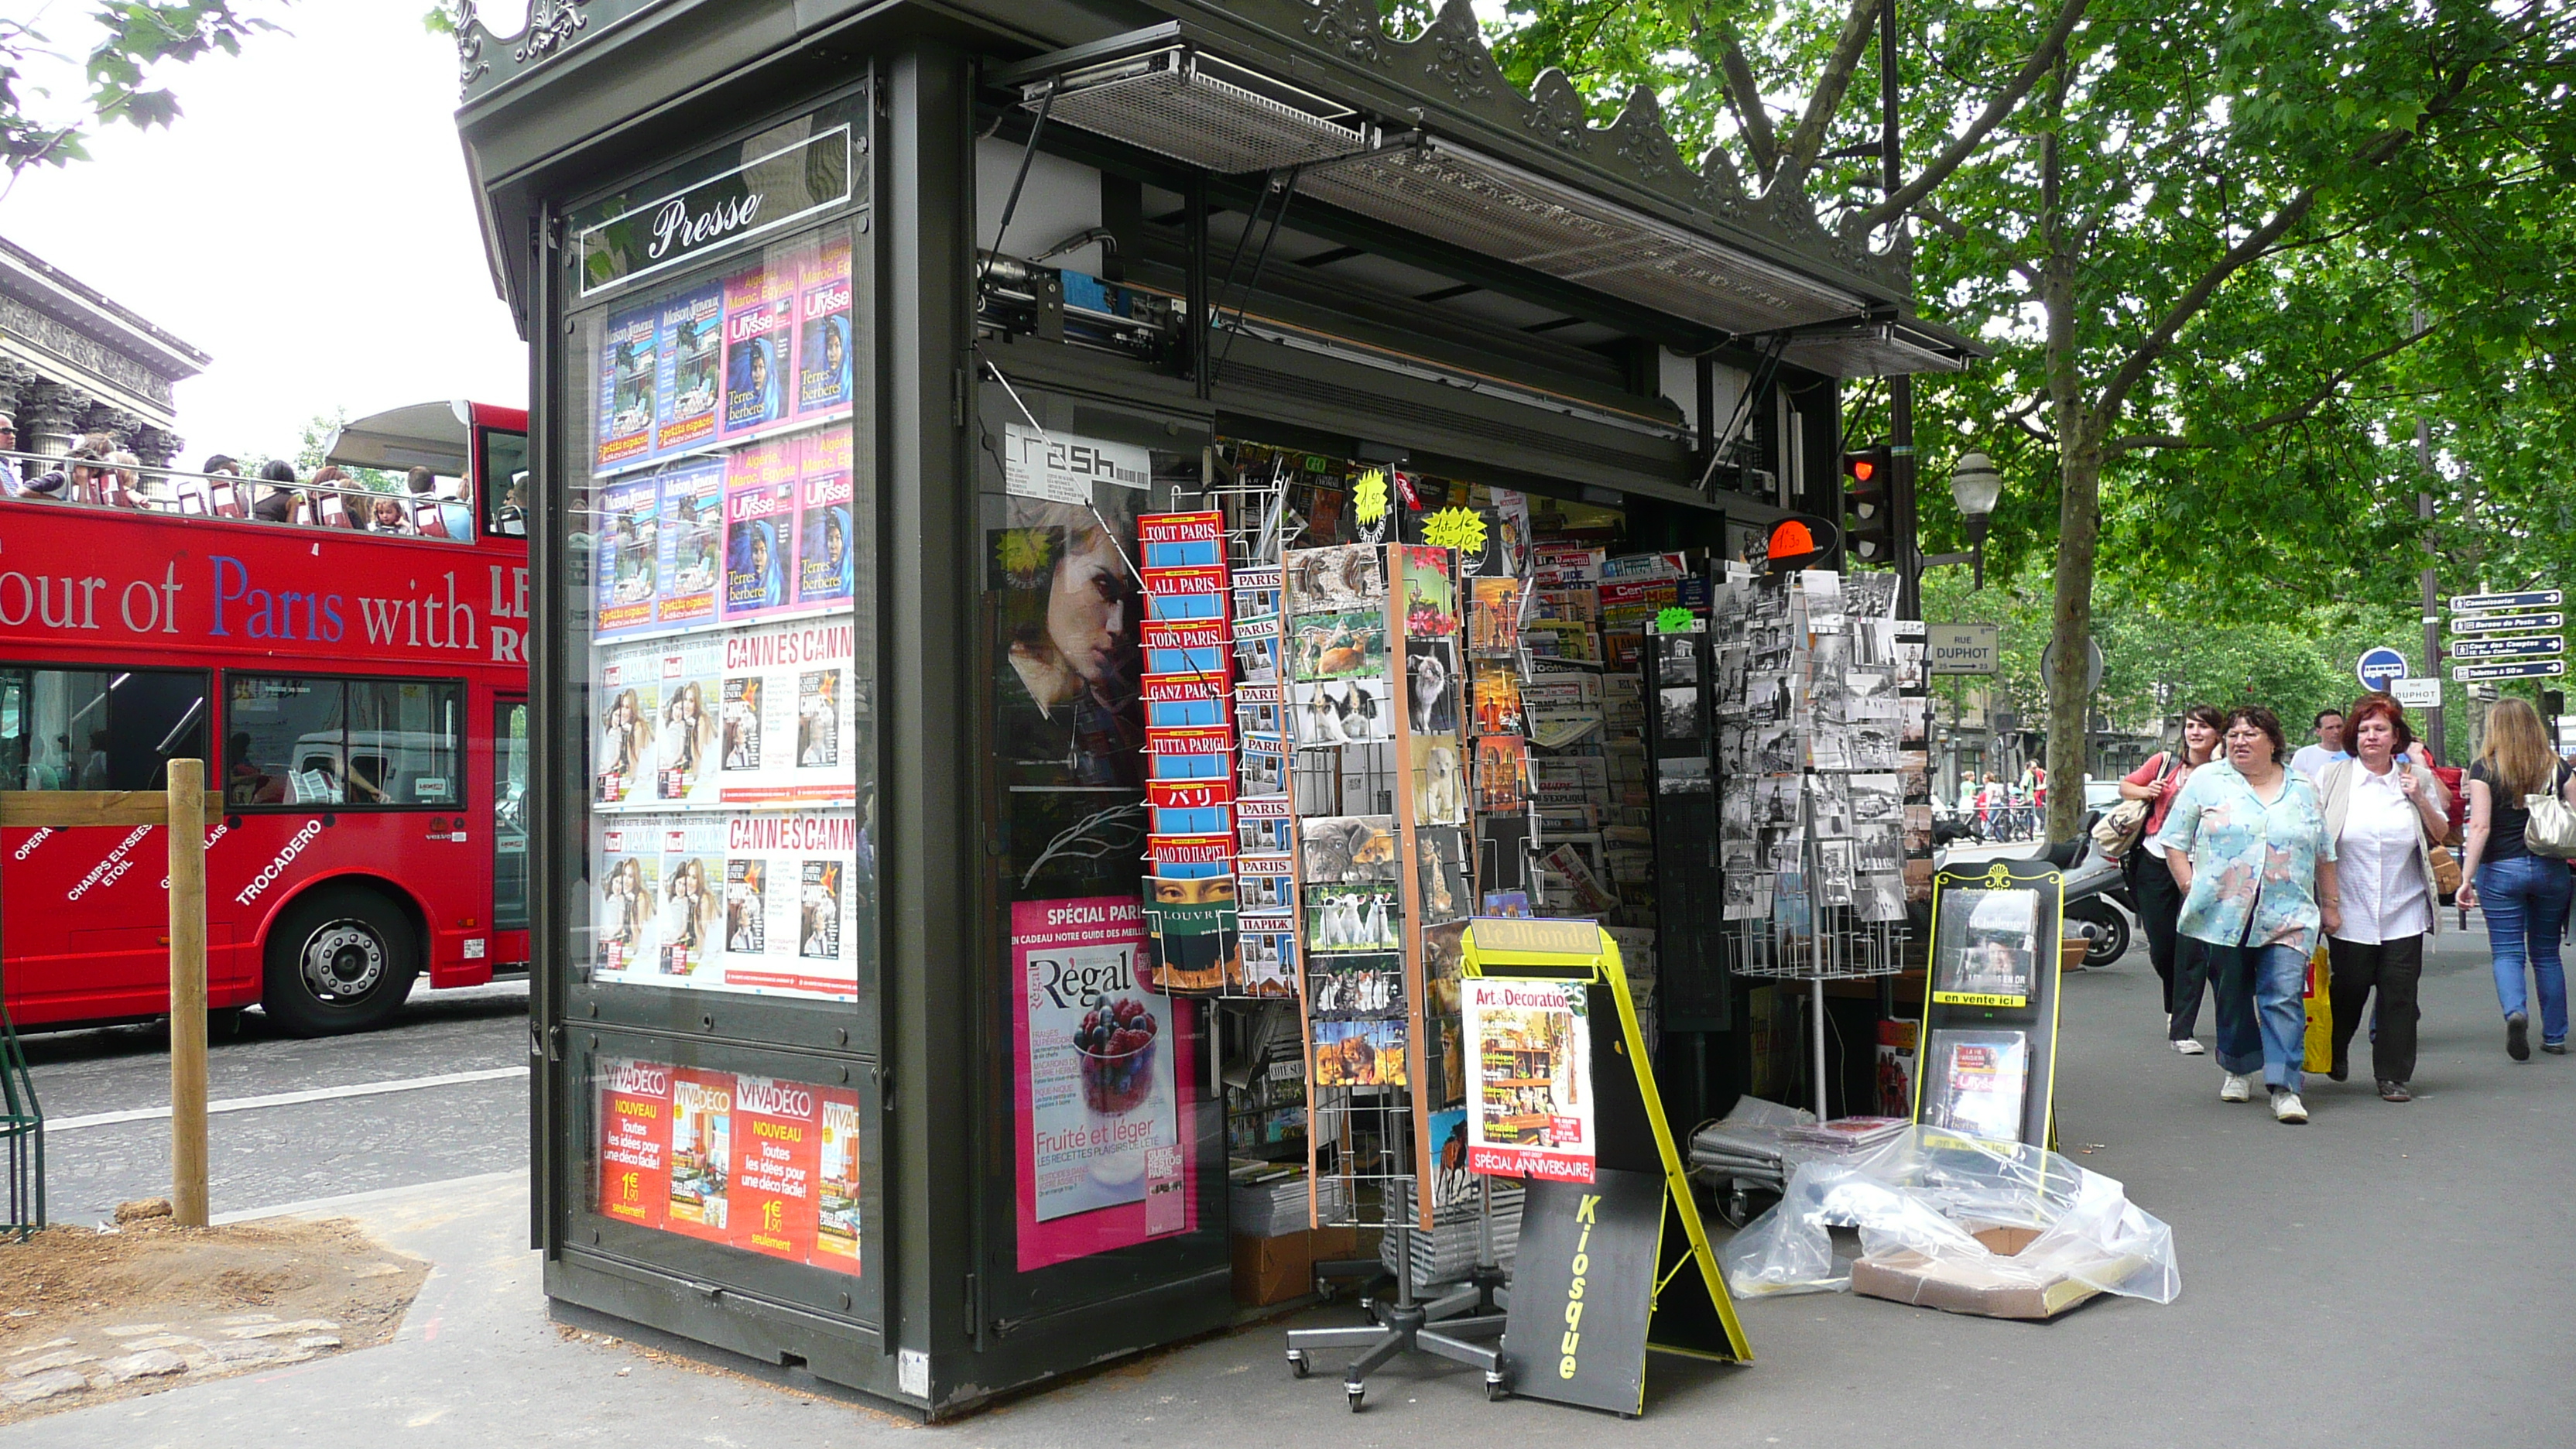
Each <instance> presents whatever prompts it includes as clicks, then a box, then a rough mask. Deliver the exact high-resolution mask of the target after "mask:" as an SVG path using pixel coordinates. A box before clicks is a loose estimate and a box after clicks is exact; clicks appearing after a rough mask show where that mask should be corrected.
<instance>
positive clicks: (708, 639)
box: [653, 634, 723, 805]
mask: <svg viewBox="0 0 2576 1449" xmlns="http://www.w3.org/2000/svg"><path fill="white" fill-rule="evenodd" d="M721 644H722V641H721V640H719V639H717V638H715V637H713V636H711V635H705V634H700V635H696V636H683V637H681V638H678V639H672V640H667V641H665V647H664V651H663V654H662V712H661V715H660V718H659V720H658V721H657V722H656V724H655V726H654V730H653V751H654V767H653V798H654V799H655V800H657V801H659V802H661V803H662V804H665V805H690V804H697V805H703V804H712V803H714V801H715V799H716V768H715V762H716V743H717V733H718V724H717V722H718V717H719V716H720V715H721V713H722V696H721V694H720V693H719V691H721V690H722V688H723V681H722V680H721V679H720V678H719V676H718V670H717V665H718V661H719V657H720V653H721Z"/></svg>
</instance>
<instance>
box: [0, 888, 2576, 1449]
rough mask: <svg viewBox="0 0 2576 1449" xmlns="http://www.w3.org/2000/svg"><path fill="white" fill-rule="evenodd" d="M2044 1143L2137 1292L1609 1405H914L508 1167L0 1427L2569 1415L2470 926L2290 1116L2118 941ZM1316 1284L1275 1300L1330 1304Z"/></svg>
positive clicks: (1470, 1390)
mask: <svg viewBox="0 0 2576 1449" xmlns="http://www.w3.org/2000/svg"><path fill="white" fill-rule="evenodd" d="M2066 988H2067V989H2066V993H2065V1013H2064V1024H2065V1033H2066V1055H2065V1057H2064V1059H2063V1062H2062V1064H2061V1066H2060V1069H2059V1074H2058V1103H2059V1108H2058V1113H2059V1120H2060V1131H2061V1135H2062V1137H2063V1146H2064V1149H2065V1150H2066V1152H2067V1153H2068V1154H2069V1155H2070V1156H2072V1157H2074V1158H2075V1160H2077V1161H2078V1162H2081V1163H2084V1164H2085V1165H2087V1166H2089V1167H2092V1168H2095V1169H2097V1170H2099V1171H2102V1172H2105V1173H2108V1174H2110V1175H2111V1176H2114V1177H2117V1178H2120V1179H2122V1180H2123V1181H2125V1182H2126V1183H2127V1184H2128V1188H2129V1193H2130V1196H2131V1197H2132V1199H2133V1200H2135V1201H2136V1202H2138V1203H2139V1204H2140V1205H2141V1206H2143V1207H2145V1208H2146V1209H2147V1210H2148V1211H2150V1212H2153V1213H2155V1214H2157V1215H2158V1216H2160V1217H2162V1218H2164V1219H2165V1220H2166V1221H2167V1222H2169V1223H2171V1224H2172V1225H2173V1228H2174V1235H2175V1240H2176V1243H2177V1245H2178V1249H2179V1253H2180V1257H2181V1263H2182V1273H2183V1292H2182V1297H2181V1298H2180V1299H2178V1300H2177V1301H2176V1302H2175V1303H2174V1304H2172V1305H2171V1306H2169V1307H2162V1308H2159V1307H2155V1306H2153V1305H2150V1304H2145V1303H2138V1302H2131V1301H2128V1300H2123V1299H2101V1300H2097V1301H2096V1302H2094V1303H2092V1304H2090V1305H2087V1306H2085V1307H2083V1308H2080V1309H2078V1310H2076V1311H2074V1312H2073V1313H2071V1314H2069V1315H2067V1316H2066V1317H2064V1318H2062V1319H2060V1320H2059V1321H2058V1322H2056V1323H2053V1324H2024V1323H2003V1322H1994V1321H1990V1320H1984V1319H1976V1318H1961V1317H1954V1316H1951V1315H1947V1314H1942V1313H1936V1312H1932V1311H1930V1310H1926V1309H1918V1308H1910V1307H1904V1306H1901V1305H1898V1304H1893V1303H1885V1302H1880V1301H1877V1300H1873V1299H1865V1298H1854V1297H1850V1296H1848V1295H1834V1296H1809V1297H1798V1298H1785V1299H1770V1300H1765V1301H1761V1302H1754V1303H1748V1304H1746V1305H1744V1308H1743V1314H1744V1321H1745V1326H1746V1329H1747V1331H1748V1333H1749V1334H1750V1335H1751V1338H1752V1341H1753V1346H1754V1350H1755V1354H1756V1357H1757V1362H1755V1363H1754V1364H1752V1365H1751V1366H1748V1367H1742V1368H1737V1367H1729V1366H1722V1365H1707V1364H1700V1363H1696V1362H1692V1361H1689V1360H1683V1359H1673V1358H1666V1357H1663V1356H1656V1357H1655V1358H1654V1359H1653V1360H1652V1362H1651V1363H1650V1365H1649V1369H1648V1377H1647V1383H1648V1388H1647V1412H1646V1415H1645V1417H1644V1418H1642V1419H1640V1420H1637V1421H1634V1422H1627V1421H1621V1420H1618V1419H1616V1418H1612V1417H1609V1416H1606V1415H1599V1414H1592V1413H1587V1412H1585V1411H1581V1410H1575V1409H1567V1408H1561V1407H1557V1406H1554V1405H1549V1404H1542V1403H1537V1402H1534V1401H1528V1400H1509V1401H1506V1402H1503V1403H1499V1404H1488V1403H1486V1402H1485V1400H1484V1397H1483V1394H1482V1390H1481V1381H1480V1379H1479V1378H1478V1377H1477V1376H1476V1375H1475V1374H1473V1373H1471V1372H1469V1371H1466V1370H1462V1369H1451V1368H1449V1367H1447V1366H1442V1365H1435V1364H1433V1363H1432V1362H1429V1361H1422V1360H1416V1361H1410V1362H1404V1363H1400V1364H1398V1365H1396V1366H1395V1367H1393V1368H1391V1369H1390V1370H1387V1371H1385V1372H1383V1373H1381V1374H1380V1375H1379V1376H1378V1377H1377V1378H1375V1379H1374V1380H1372V1382H1371V1384H1370V1390H1369V1396H1368V1408H1367V1410H1366V1412H1364V1413H1362V1414H1360V1415H1357V1416H1353V1415H1351V1414H1350V1413H1349V1412H1348V1411H1347V1410H1346V1409H1345V1407H1344V1406H1343V1402H1342V1392H1341V1387H1340V1375H1339V1372H1338V1367H1339V1365H1338V1364H1337V1363H1319V1364H1318V1365H1317V1366H1316V1373H1315V1376H1314V1377H1313V1378H1311V1379H1308V1380H1306V1381H1304V1382H1296V1381H1292V1380H1291V1379H1290V1378H1289V1377H1288V1373H1287V1369H1286V1367H1285V1364H1284V1362H1283V1360H1282V1357H1281V1343H1280V1338H1279V1332H1278V1329H1279V1327H1280V1326H1281V1325H1275V1324H1274V1325H1267V1326H1263V1327H1260V1328H1256V1329H1247V1330H1244V1331H1241V1332H1237V1333H1234V1334H1230V1335H1225V1336H1221V1337H1217V1338H1213V1339H1208V1340H1203V1341H1201V1342H1198V1343H1195V1344H1191V1345H1187V1346H1184V1347H1182V1348H1179V1349H1177V1350H1173V1351H1170V1352H1167V1353H1163V1354H1158V1355H1154V1356H1151V1357H1149V1358H1146V1359H1143V1360H1140V1361H1136V1362H1132V1363H1129V1364H1126V1365H1123V1366H1113V1367H1110V1368H1108V1369H1105V1370H1101V1371H1098V1372H1095V1373H1093V1374H1091V1375H1089V1376H1087V1377H1085V1378H1083V1379H1081V1380H1078V1381H1076V1382H1073V1383H1070V1384H1067V1385H1063V1386H1061V1387H1058V1388H1056V1389H1054V1390H1052V1391H1050V1392H1047V1393H1042V1394H1037V1395H1032V1396H1029V1397H1026V1398H1022V1399H1019V1400H1016V1401H1013V1402H1010V1403H1007V1404H1005V1405H1004V1406H1002V1407H1001V1408H998V1409H995V1410H992V1411H990V1412H987V1413H984V1414H982V1415H979V1416H976V1417H973V1418H970V1419H967V1420H965V1421H963V1422H961V1423H958V1424H954V1425H949V1426H944V1427H939V1428H928V1429H925V1428H920V1427H916V1426H912V1425H909V1424H906V1423H903V1422H902V1421H899V1420H896V1419H894V1418H892V1417H890V1416H886V1415H883V1414H879V1413H875V1412H873V1411H870V1410H867V1409H864V1408H860V1407H857V1406H854V1405H852V1404H850V1403H847V1402H843V1401H839V1400H836V1399H831V1398H824V1397H818V1396H814V1395H809V1394H804V1393H798V1392H794V1391H791V1390H788V1389H784V1388H780V1387H776V1386H773V1385H772V1384H769V1383H765V1382H761V1381H759V1380H756V1379H754V1378H751V1377H747V1376H744V1375H742V1374H738V1373H734V1372H731V1371H726V1370H721V1369H709V1368H706V1367H703V1366H690V1365H682V1364H677V1363H674V1362H672V1361H671V1360H670V1359H669V1358H667V1357H664V1356H658V1355H648V1354H647V1353H645V1352H644V1351H641V1350H639V1349H638V1348H637V1347H636V1346H635V1345H633V1344H632V1343H631V1342H623V1341H621V1342H619V1343H616V1344H614V1345H610V1344H604V1343H601V1342H599V1341H597V1340H596V1339H593V1340H589V1341H584V1340H581V1339H578V1338H572V1337H567V1336H566V1334H565V1333H563V1332H562V1331H559V1329H558V1328H557V1326H556V1325H555V1324H553V1323H551V1322H550V1321H549V1320H548V1319H547V1317H546V1312H545V1303H544V1299H543V1297H542V1295H541V1294H540V1292H539V1290H538V1283H539V1275H538V1271H537V1260H536V1258H535V1257H534V1256H533V1255H532V1254H530V1253H529V1252H527V1251H526V1250H525V1248H524V1247H523V1244H524V1242H525V1239H526V1232H527V1227H526V1224H527V1215H526V1212H525V1209H524V1197H523V1193H522V1188H521V1185H520V1181H519V1179H518V1178H517V1177H516V1176H515V1175H495V1176H492V1177H486V1178H474V1179H467V1180H465V1181H463V1182H459V1183H449V1184H440V1185H435V1186H431V1187H425V1188H412V1189H400V1190H396V1191H391V1192H386V1193H378V1194H369V1195H366V1196H364V1197H361V1198H357V1199H343V1200H340V1201H338V1202H335V1203H327V1204H317V1205H309V1206H308V1207H307V1208H306V1209H304V1210H306V1211H310V1212H314V1213H319V1214H329V1213H343V1214H347V1215H350V1216H354V1217H357V1218H359V1219H361V1220H362V1221H364V1222H365V1223H366V1224H367V1226H368V1227H369V1228H370V1229H371V1230H372V1231H373V1232H375V1233H376V1234H377V1235H378V1237H379V1238H380V1239H382V1240H383V1241H385V1242H386V1243H388V1244H391V1245H393V1246H395V1247H399V1248H403V1249H406V1250H408V1251H411V1252H415V1253H419V1254H422V1255H424V1256H426V1257H429V1258H430V1259H432V1260H433V1261H435V1262H436V1263H437V1264H438V1269H437V1271H436V1272H435V1273H433V1274H432V1276H431V1277H430V1279H429V1282H428V1284H427V1285H426V1286H425V1287H424V1289H423V1290H422V1293H421V1296H420V1299H419V1301H418V1302H417V1303H416V1304H415V1305H414V1306H413V1308H412V1310H411V1313H410V1315H409V1317H408V1318H407V1319H406V1321H405V1322H404V1324H403V1327H402V1331H401V1333H400V1334H399V1335H398V1336H397V1337H396V1338H395V1340H394V1341H393V1342H392V1343H390V1344H387V1345H385V1346H384V1347H381V1348H377V1349H371V1350H367V1351H363V1352H359V1353H353V1354H349V1355H346V1356H344V1357H334V1358H330V1359H326V1360H321V1361H317V1362H314V1363H310V1364H305V1365H302V1366H299V1367H296V1368H292V1369H288V1370H284V1371H282V1372H278V1373H274V1374H266V1375H258V1376H252V1377H244V1378H238V1379H232V1380H227V1381H223V1382H219V1383H212V1384H205V1385H200V1386H195V1387H191V1388H187V1389H182V1390H177V1391H174V1392H171V1393H167V1394H160V1395H155V1396H153V1397H149V1398H144V1399H137V1400H130V1401H127V1402H123V1403H115V1404H105V1405H101V1406H99V1407H97V1408H93V1409H87V1410H82V1411H79V1412H76V1413H68V1414H62V1415H58V1416H55V1417H52V1418H47V1419H41V1420H37V1421H34V1422H31V1423H28V1424H23V1425H20V1426H18V1427H16V1428H13V1429H12V1430H10V1431H9V1434H8V1436H7V1437H8V1442H9V1446H10V1449H51V1446H65V1449H95V1446H98V1445H101V1444H109V1443H113V1444H115V1445H117V1446H119V1449H151V1446H159V1445H169V1446H174V1449H175V1446H187V1449H228V1446H236V1445H238V1446H244V1449H251V1446H257V1449H275V1446H277V1445H279V1444H282V1443H303V1444H314V1445H325V1446H335V1449H337V1446H349V1449H389V1446H398V1445H406V1444H421V1445H460V1446H462V1445H472V1446H476V1449H481V1446H484V1445H489V1444H510V1445H514V1446H517V1445H532V1444H574V1443H605V1444H613V1445H618V1446H622V1449H636V1446H658V1445H666V1444H714V1445H757V1446H776V1445H786V1444H791V1443H806V1442H819V1443H824V1444H831V1445H869V1444H878V1443H897V1442H902V1443H944V1444H955V1445H958V1446H961V1449H964V1446H1055V1445H1068V1446H1070V1445H1102V1444H1111V1443H1119V1444H1129V1445H1137V1446H1161V1445H1173V1446H1182V1445H1187V1446H1199V1445H1205V1444H1209V1443H1217V1442H1234V1443H1251V1442H1269V1441H1279V1440H1285V1441H1286V1442H1317V1441H1321V1440H1329V1442H1332V1443H1334V1444H1336V1445H1350V1446H1360V1445H1375V1444H1387V1445H1403V1446H1407V1449H1421V1446H1435V1445H1452V1444H1455V1445H1472V1446H1475V1449H1493V1446H1494V1445H1495V1444H1496V1443H1497V1442H1503V1441H1504V1436H1509V1437H1510V1438H1512V1439H1517V1440H1520V1441H1522V1442H1529V1443H1542V1442H1547V1441H1549V1440H1551V1439H1554V1440H1558V1441H1560V1442H1561V1441H1562V1439H1563V1436H1566V1435H1580V1436H1590V1435H1593V1434H1599V1435H1602V1436H1603V1437H1604V1439H1605V1440H1615V1441H1619V1442H1623V1443H1634V1444H1639V1445H1690V1446H1693V1449H1700V1446H1732V1445H1753V1446H1760V1445H1768V1444H1789V1445H1827V1444H1840V1443H1844V1442H1852V1441H1862V1442H1869V1441H1894V1440H1899V1439H1904V1440H1920V1441H1922V1442H1927V1443H1935V1444H1942V1443H1947V1444H1974V1445H1977V1446H1979V1449H2004V1446H2023V1445H2027V1446H2034V1449H2038V1446H2045V1449H2067V1446H2070V1445H2080V1446H2095V1445H2103V1446H2114V1445H2116V1446H2128V1445H2138V1446H2159V1449H2163V1446H2171V1445H2176V1444H2202V1443H2215V1444H2292V1443H2298V1444H2332V1445H2336V1446H2338V1449H2347V1446H2348V1449H2374V1446H2389V1449H2418V1446H2423V1445H2447V1444H2476V1445H2480V1446H2495V1449H2503V1446H2519V1445H2533V1446H2543V1445H2547V1446H2563V1445H2565V1444H2567V1443H2568V1442H2570V1440H2571V1438H2576V1372H2571V1369H2576V1351H2571V1349H2570V1347H2569V1345H2570V1342H2571V1329H2576V1322H2571V1317H2570V1313H2569V1303H2570V1301H2571V1290H2576V1255H2571V1254H2570V1252H2569V1233H2568V1227H2569V1225H2570V1222H2571V1214H2570V1204H2571V1203H2576V1147H2571V1141H2572V1140H2576V1058H2567V1057H2552V1056H2535V1058H2534V1060H2533V1061H2532V1062H2530V1063H2529V1064H2527V1065H2516V1064H2514V1063H2512V1062H2510V1061H2508V1060H2507V1059H2506V1057H2505V1054H2504V1050H2503V1032H2502V1029H2501V1027H2500V1026H2499V1024H2498V1017H2497V1012H2496V1007H2495V998H2494V990H2493V987H2492V985H2491V984H2490V980H2489V976H2488V970H2487V964H2486V950H2485V942H2484V940H2483V937H2475V936H2463V935H2460V934H2446V935H2444V936H2443V937H2441V938H2440V946H2439V949H2438V951H2437V953H2436V955H2435V956H2434V958H2433V960H2432V961H2431V962H2429V963H2428V971H2427V979H2426V982H2425V989H2424V1002H2425V1008H2424V1009H2425V1020H2424V1027H2423V1061H2422V1066H2421V1068H2420V1069H2419V1070H2418V1072H2417V1074H2416V1079H2415V1085H2416V1088H2417V1090H2418V1091H2419V1092H2420V1093H2421V1094H2422V1095H2421V1096H2420V1097H2419V1098H2418V1100H2416V1101H2415V1102H2413V1103H2411V1104H2407V1105H2403V1106H2395V1105H2390V1104H2386V1103H2383V1102H2381V1101H2379V1100H2378V1097H2377V1096H2376V1094H2375V1093H2374V1091H2373V1090H2372V1089H2371V1087H2370V1085H2369V1083H2368V1082H2367V1081H2366V1080H2364V1078H2366V1076H2367V1069H2366V1067H2365V1068H2364V1069H2363V1070H2361V1071H2358V1072H2356V1074H2355V1080H2354V1081H2352V1082H2350V1083H2347V1084H2344V1085H2340V1086H2338V1085H2334V1084H2331V1083H2327V1082H2325V1081H2324V1080H2323V1079H2322V1078H2312V1079H2311V1083H2312V1085H2311V1088H2310V1091H2309V1093H2308V1099H2307V1100H2308V1103H2309V1106H2310V1109H2311V1111H2312V1112H2313V1113H2314V1116H2315V1120H2314V1121H2313V1122H2312V1123H2311V1124H2309V1125H2308V1126H2305V1127H2285V1126H2282V1125H2279V1124H2277V1123H2275V1122H2274V1121H2272V1119H2271V1116H2270V1113H2269V1112H2268V1111H2267V1110H2265V1108H2264V1106H2263V1105H2262V1104H2261V1103H2260V1102H2259V1101H2258V1102H2255V1103H2252V1104H2246V1105H2229V1104H2222V1103H2221V1102H2219V1100H2218V1080H2219V1072H2218V1069H2217V1068H2216V1067H2215V1066H2214V1065H2212V1064H2211V1060H2212V1059H2211V1058H2209V1057H2196V1058H2184V1057H2178V1056H2176V1055H2175V1054H2174V1053H2172V1052H2171V1051H2169V1050H2167V1049H2166V1048H2165V1046H2164V1044H2163V1040H2162V1037H2163V1031H2162V1027H2161V1020H2160V1017H2161V1013H2160V1009H2159V1008H2158V1006H2157V1005H2156V1003H2155V978H2154V976H2153V974H2152V973H2150V972H2149V971H2148V970H2147V968H2146V965H2145V958H2144V953H2143V952H2132V953H2131V954H2130V955H2129V956H2128V958H2127V959H2126V960H2125V961H2124V962H2123V963H2121V965H2120V966H2118V967H2117V968H2115V969H2113V970H2111V971H2107V972H2088V973H2083V974H2080V975H2076V976H2073V977H2070V978H2068V979H2067V983H2066ZM1352 1314H1353V1310H1352V1309H1351V1308H1349V1307H1348V1306H1347V1305H1345V1306H1341V1307H1336V1308H1317V1309H1312V1310H1309V1311H1307V1312H1306V1313H1304V1314H1302V1315H1300V1316H1299V1317H1298V1318H1297V1319H1295V1320H1294V1321H1296V1322H1300V1323H1335V1322H1346V1321H1349V1320H1350V1319H1351V1317H1352Z"/></svg>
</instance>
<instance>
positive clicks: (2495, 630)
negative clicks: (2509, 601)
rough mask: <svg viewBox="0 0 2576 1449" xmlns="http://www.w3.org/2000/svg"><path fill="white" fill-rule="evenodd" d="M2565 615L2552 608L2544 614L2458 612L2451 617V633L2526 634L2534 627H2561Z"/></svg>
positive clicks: (2565, 617)
mask: <svg viewBox="0 0 2576 1449" xmlns="http://www.w3.org/2000/svg"><path fill="white" fill-rule="evenodd" d="M2566 625H2567V615H2566V614H2564V613H2562V612H2560V611H2559V610H2556V609H2552V610H2550V611H2549V612H2548V613H2545V614H2458V615H2454V616H2453V617H2452V619H2451V632H2452V633H2453V634H2528V633H2530V632H2532V631H2533V630H2535V629H2562V628H2565V627H2566Z"/></svg>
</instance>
